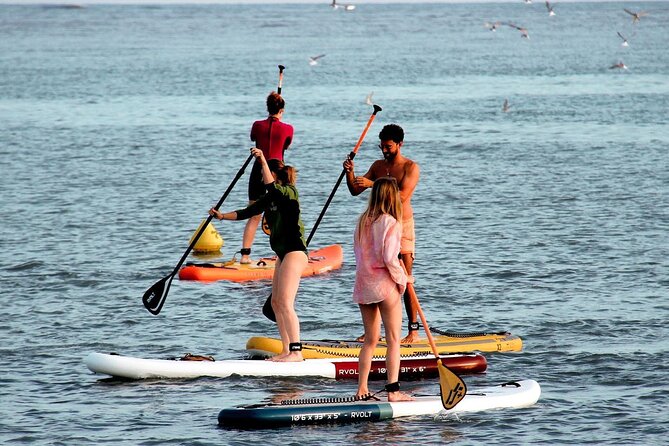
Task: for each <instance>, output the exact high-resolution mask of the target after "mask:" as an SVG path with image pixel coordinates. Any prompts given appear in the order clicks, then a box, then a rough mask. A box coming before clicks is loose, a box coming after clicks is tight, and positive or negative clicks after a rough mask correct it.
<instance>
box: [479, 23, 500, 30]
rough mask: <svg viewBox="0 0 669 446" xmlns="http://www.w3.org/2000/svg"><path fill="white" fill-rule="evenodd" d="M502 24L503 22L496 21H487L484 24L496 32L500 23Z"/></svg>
mask: <svg viewBox="0 0 669 446" xmlns="http://www.w3.org/2000/svg"><path fill="white" fill-rule="evenodd" d="M501 24H502V22H495V23H488V22H485V24H484V25H483V26H485V27H486V28H488V29H489V30H490V31H492V32H495V31H497V28H498V27H499V25H501Z"/></svg>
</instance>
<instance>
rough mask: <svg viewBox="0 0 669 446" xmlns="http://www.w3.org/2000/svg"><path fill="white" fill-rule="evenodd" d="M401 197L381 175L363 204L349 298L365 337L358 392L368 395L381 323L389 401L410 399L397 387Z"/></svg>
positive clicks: (401, 287)
mask: <svg viewBox="0 0 669 446" xmlns="http://www.w3.org/2000/svg"><path fill="white" fill-rule="evenodd" d="M401 221H402V202H401V200H400V193H399V188H398V187H397V181H396V180H395V178H392V177H383V178H379V179H377V180H376V181H374V184H373V186H372V192H371V194H370V196H369V204H368V206H367V209H366V210H365V211H364V212H363V213H362V215H361V216H360V219H359V221H358V225H357V227H356V230H355V236H354V248H353V249H354V252H355V262H356V267H355V286H354V288H353V301H354V302H355V303H357V304H358V305H359V307H360V314H361V315H362V322H363V325H364V327H365V340H364V343H363V346H362V349H361V350H360V357H359V366H358V367H359V371H360V374H359V377H358V392H357V394H356V396H357V397H359V398H361V399H369V398H372V397H373V395H371V394H370V393H369V388H368V387H367V381H368V378H369V371H370V368H371V364H372V356H373V354H374V349H375V348H376V344H377V343H378V340H379V337H380V332H381V321H383V326H384V327H385V337H386V343H387V350H386V369H387V380H388V381H387V384H386V386H385V390H386V391H387V392H388V401H406V400H411V399H412V398H411V397H410V396H408V395H406V394H404V393H402V392H400V391H399V390H400V386H399V382H398V377H399V368H400V337H401V334H402V299H401V296H402V294H404V291H405V289H406V284H407V275H406V272H405V270H404V268H403V266H402V264H401V263H400V260H399V258H398V257H399V252H400V241H401V237H402V225H401V223H400V222H401Z"/></svg>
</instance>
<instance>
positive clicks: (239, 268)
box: [179, 245, 344, 282]
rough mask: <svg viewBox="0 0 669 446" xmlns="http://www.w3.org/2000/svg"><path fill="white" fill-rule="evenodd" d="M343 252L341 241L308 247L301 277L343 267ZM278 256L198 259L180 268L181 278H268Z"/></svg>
mask: <svg viewBox="0 0 669 446" xmlns="http://www.w3.org/2000/svg"><path fill="white" fill-rule="evenodd" d="M343 258H344V253H343V250H342V247H341V245H330V246H326V247H324V248H320V249H316V250H313V251H309V263H308V264H307V267H306V268H305V269H304V271H303V272H302V277H307V276H315V275H319V274H324V273H327V272H329V271H333V270H336V269H339V268H341V265H342V262H343ZM275 264H276V257H263V258H261V259H255V260H254V261H253V262H252V263H249V264H241V263H239V262H238V261H235V262H213V263H197V262H190V263H187V264H186V266H184V267H183V268H181V269H180V270H179V279H180V280H196V281H200V282H215V281H217V280H228V281H232V282H245V281H250V280H269V279H271V278H272V276H273V275H274V266H275Z"/></svg>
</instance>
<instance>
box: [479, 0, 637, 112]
mask: <svg viewBox="0 0 669 446" xmlns="http://www.w3.org/2000/svg"><path fill="white" fill-rule="evenodd" d="M523 1H524V3H525V4H532V0H523ZM544 3H545V5H546V11H547V12H548V16H549V17H554V16H555V15H556V14H555V8H554V5H552V4H551V2H549V1H545V2H544ZM623 11H624V12H625V13H627V14H628V15H629V16H631V17H632V24H633V25H636V24H637V23H639V22H640V21H641V18H642V17H645V16H647V15H648V13H647V12H643V11H636V12H635V11H632V10H630V9H627V8H623ZM502 25H504V26H508V27H510V28H513V29H515V30H517V31H519V32H520V37H521V38H523V39H527V40H529V39H530V33H529V31H528V30H527V28H525V27H524V26H519V25H517V24H515V23H512V22H503V21H495V22H485V23H484V25H483V26H484V27H485V28H486V29H487V30H489V31H492V32H496V31H497V30H498V29H500V28H501V26H502ZM616 33H617V34H618V37H619V38H620V40H621V43H620V46H622V47H628V46H629V41H628V39H627V37H625V36H624V35H623V34H622V33H621V32H620V31H616ZM635 34H636V33H634V34H632V37H634V35H635ZM609 69H610V70H627V65H625V63H624V62H623V61H622V60H621V61H618V62H616V63H613V64H612V65H610V66H609ZM510 109H511V105H510V104H509V100H508V99H504V104H503V105H502V111H503V112H504V113H507V112H508V111H509V110H510Z"/></svg>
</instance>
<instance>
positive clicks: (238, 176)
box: [172, 154, 253, 275]
mask: <svg viewBox="0 0 669 446" xmlns="http://www.w3.org/2000/svg"><path fill="white" fill-rule="evenodd" d="M252 159H253V154H251V155H249V157H248V158H246V161H245V162H244V165H242V167H241V169H239V171H238V172H237V174H236V175H235V178H234V179H233V180H232V182H231V183H230V185H229V186H228V188H227V189H226V190H225V192H224V193H223V196H222V197H221V199H220V200H218V203H216V206H214V209H215V210H218V208H220V207H221V205H222V204H223V202H224V201H225V199H226V198H228V195H230V192H231V191H232V188H233V187H235V184H237V181H239V179H240V178H241V176H242V175H243V174H244V171H245V170H246V167H247V166H248V165H249V163H250V162H251V160H252ZM213 218H214V216H213V215H210V216H209V217H207V220H206V222H205V223H204V224H203V225H202V226H201V227H200V230H199V231H198V232H197V234H195V237H193V240H191V242H190V245H188V249H186V252H184V255H183V256H181V259H180V260H179V263H177V266H175V267H174V270H173V271H172V275H175V274H176V273H177V272H178V271H179V268H181V265H183V263H184V262H185V261H186V259H187V258H188V254H190V252H191V251H192V249H193V248H194V247H195V244H196V243H197V241H198V240H200V237H201V236H202V234H204V231H205V230H206V229H207V226H208V225H209V223H211V220H212V219H213Z"/></svg>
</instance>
